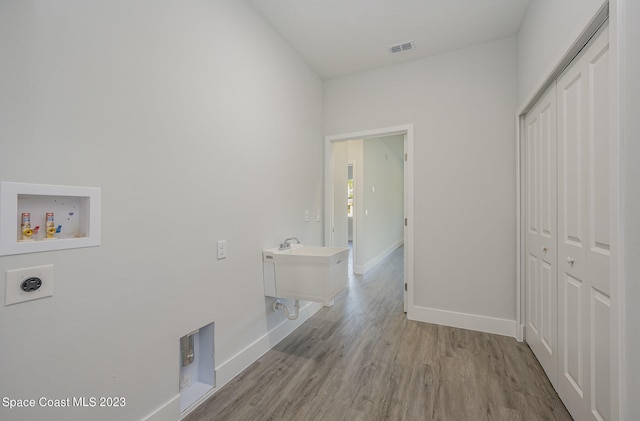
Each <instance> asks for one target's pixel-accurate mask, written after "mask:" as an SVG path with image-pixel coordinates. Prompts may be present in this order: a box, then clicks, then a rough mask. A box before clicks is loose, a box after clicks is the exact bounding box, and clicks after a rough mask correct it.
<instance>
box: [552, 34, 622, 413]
mask: <svg viewBox="0 0 640 421" xmlns="http://www.w3.org/2000/svg"><path fill="white" fill-rule="evenodd" d="M608 66H609V64H608V37H607V31H606V29H604V30H603V31H601V33H600V35H599V36H597V37H595V39H594V40H593V41H592V42H591V45H589V46H587V47H586V48H585V49H584V50H583V52H582V53H581V56H579V58H577V59H576V60H575V61H574V63H572V64H571V66H570V67H569V68H568V69H567V70H566V71H565V73H564V74H563V75H562V76H561V77H560V78H559V79H558V81H557V90H558V215H559V221H558V233H559V241H558V277H559V279H561V280H562V281H561V285H560V289H559V309H558V313H559V321H560V323H559V330H558V335H559V338H560V339H559V352H560V367H559V377H558V393H559V395H560V397H561V398H562V400H563V402H564V403H565V405H566V407H567V409H568V410H569V412H570V413H571V415H572V416H573V417H574V419H580V420H582V419H589V420H608V419H609V418H610V413H611V399H610V374H611V369H610V364H611V360H610V358H611V352H610V346H611V344H610V338H609V326H610V325H609V323H610V317H611V315H610V307H611V306H610V297H609V290H610V287H609V283H610V280H609V276H610V275H609V260H610V199H609V181H610V170H611V168H610V163H609V153H608V151H609V110H608V108H609V101H608V98H609V73H608Z"/></svg>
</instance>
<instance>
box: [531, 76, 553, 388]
mask: <svg viewBox="0 0 640 421" xmlns="http://www.w3.org/2000/svg"><path fill="white" fill-rule="evenodd" d="M525 156H526V158H525V165H524V167H525V171H526V180H527V184H526V224H527V228H526V256H527V257H526V263H525V271H526V289H527V290H526V296H527V303H526V309H527V310H526V315H527V316H526V328H525V340H526V341H527V343H528V344H529V347H530V348H531V350H532V351H533V353H534V354H535V356H536V358H538V361H540V364H541V365H542V368H543V369H544V371H545V372H546V373H547V376H548V377H549V379H550V380H551V383H552V384H553V387H554V388H557V377H558V355H557V326H558V313H557V308H558V307H557V291H558V282H557V261H556V260H557V249H556V243H557V232H556V226H557V223H556V212H557V206H556V173H557V164H556V87H555V84H554V86H552V87H551V88H550V89H549V91H548V92H547V93H546V94H545V95H544V97H543V98H542V99H541V100H540V101H539V102H538V104H536V106H535V107H534V108H533V109H532V110H531V111H530V112H529V113H527V116H526V119H525Z"/></svg>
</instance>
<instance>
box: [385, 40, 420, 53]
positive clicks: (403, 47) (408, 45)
mask: <svg viewBox="0 0 640 421" xmlns="http://www.w3.org/2000/svg"><path fill="white" fill-rule="evenodd" d="M415 48H416V46H415V44H414V43H413V41H407V42H403V43H402V44H397V45H394V46H391V47H389V53H390V54H397V53H402V52H403V51H409V50H413V49H415Z"/></svg>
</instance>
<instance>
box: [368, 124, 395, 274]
mask: <svg viewBox="0 0 640 421" xmlns="http://www.w3.org/2000/svg"><path fill="white" fill-rule="evenodd" d="M398 145H399V146H398ZM403 145H404V136H403V135H396V136H387V137H381V138H374V139H366V140H364V141H363V162H362V165H363V168H362V170H363V178H362V186H363V191H362V195H363V200H362V202H361V203H360V206H363V207H364V209H365V215H364V218H362V230H363V233H362V235H361V236H360V237H358V239H357V240H358V247H359V250H360V251H361V253H360V254H361V256H362V264H363V265H364V266H365V267H366V266H367V264H368V263H369V262H372V261H378V260H379V256H384V255H386V254H387V253H388V252H389V251H391V249H394V248H396V247H397V246H398V245H399V244H400V243H401V242H402V240H403V238H404V231H403V223H404V166H403V161H402V153H400V155H399V156H398V154H397V151H398V149H399V150H400V151H402V150H403V147H404V146H403ZM387 157H388V159H387Z"/></svg>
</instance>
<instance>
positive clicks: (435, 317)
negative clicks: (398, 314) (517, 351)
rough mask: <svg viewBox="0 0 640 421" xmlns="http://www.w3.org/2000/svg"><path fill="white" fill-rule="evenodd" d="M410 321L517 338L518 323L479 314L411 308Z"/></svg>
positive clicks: (409, 312)
mask: <svg viewBox="0 0 640 421" xmlns="http://www.w3.org/2000/svg"><path fill="white" fill-rule="evenodd" d="M407 317H408V318H409V320H416V321H419V322H425V323H434V324H438V325H444V326H451V327H458V328H461V329H469V330H475V331H478V332H486V333H494V334H497V335H503V336H511V337H513V338H517V334H518V331H517V323H516V321H515V320H508V319H499V318H496V317H487V316H479V315H477V314H467V313H458V312H455V311H448V310H439V309H434V308H428V307H418V306H410V307H409V311H408V313H407Z"/></svg>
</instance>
